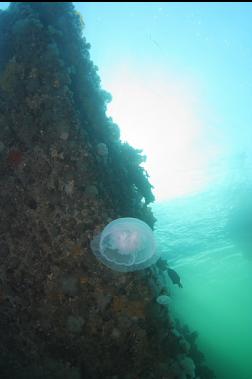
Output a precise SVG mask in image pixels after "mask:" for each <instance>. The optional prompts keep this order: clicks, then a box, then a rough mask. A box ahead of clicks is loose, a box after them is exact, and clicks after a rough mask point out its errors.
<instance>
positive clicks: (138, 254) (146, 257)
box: [91, 217, 159, 272]
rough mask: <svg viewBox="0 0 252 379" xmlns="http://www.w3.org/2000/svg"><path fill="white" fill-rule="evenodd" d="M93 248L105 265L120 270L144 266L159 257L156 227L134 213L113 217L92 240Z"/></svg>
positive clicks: (137, 268) (142, 267) (124, 270)
mask: <svg viewBox="0 0 252 379" xmlns="http://www.w3.org/2000/svg"><path fill="white" fill-rule="evenodd" d="M91 249H92V251H93V253H94V254H95V256H96V257H97V258H98V259H99V260H100V261H101V262H102V263H103V264H104V265H106V266H107V267H109V268H111V269H112V270H115V271H121V272H128V271H136V270H142V269H144V268H147V267H149V266H150V265H152V264H153V263H155V262H156V261H157V259H158V258H159V256H158V254H157V251H156V243H155V239H154V235H153V231H152V230H151V228H150V227H149V226H148V225H147V224H146V223H145V222H143V221H141V220H139V219H137V218H133V217H122V218H118V219H116V220H113V221H111V222H110V223H109V224H108V225H107V226H106V227H105V228H104V229H103V231H102V232H101V233H100V234H99V235H98V236H96V237H95V238H94V239H93V240H92V241H91Z"/></svg>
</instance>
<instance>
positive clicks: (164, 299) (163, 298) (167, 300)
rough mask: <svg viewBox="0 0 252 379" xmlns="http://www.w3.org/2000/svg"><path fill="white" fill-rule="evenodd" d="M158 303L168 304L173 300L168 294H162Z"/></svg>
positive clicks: (158, 298)
mask: <svg viewBox="0 0 252 379" xmlns="http://www.w3.org/2000/svg"><path fill="white" fill-rule="evenodd" d="M156 300H157V303H158V304H160V305H168V304H170V302H171V298H170V297H169V296H167V295H160V296H158V297H157V299H156Z"/></svg>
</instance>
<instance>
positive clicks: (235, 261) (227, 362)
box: [154, 185, 252, 379]
mask: <svg viewBox="0 0 252 379" xmlns="http://www.w3.org/2000/svg"><path fill="white" fill-rule="evenodd" d="M243 188H244V187H243ZM242 199H244V204H245V207H243V208H245V209H246V208H247V207H246V205H248V204H247V203H246V199H247V197H246V196H245V195H244V193H243V191H242V187H239V185H238V186H236V188H235V189H234V190H233V191H231V189H230V187H225V186H223V185H220V186H219V188H218V189H216V188H215V189H214V190H213V189H209V190H208V191H206V192H203V193H201V194H197V195H193V196H188V197H183V198H178V199H176V200H173V201H168V202H164V203H160V204H156V205H155V206H154V212H155V216H156V218H157V219H158V221H157V224H156V232H155V233H156V238H157V240H158V244H159V249H160V250H161V251H162V256H163V257H165V258H166V259H167V261H168V262H169V263H170V266H171V267H172V268H175V269H176V271H177V272H178V273H179V275H180V277H181V281H182V284H183V286H184V288H183V289H179V288H177V287H176V286H172V284H171V283H170V282H169V279H168V278H167V283H168V285H169V286H170V287H171V289H172V302H171V305H170V309H171V312H172V313H173V314H174V316H175V317H177V318H179V319H180V320H181V321H183V322H184V323H185V324H187V325H188V326H189V327H190V329H192V330H196V331H198V333H199V338H198V344H199V347H200V349H201V351H202V352H203V353H204V355H205V358H206V362H207V363H208V365H209V367H211V368H212V369H213V370H214V371H215V373H216V376H217V379H251V378H252V359H251V358H252V325H251V324H252V260H249V259H248V257H249V255H250V253H251V255H252V242H251V247H250V246H249V243H247V245H246V247H247V250H246V251H245V250H244V244H242V243H237V241H238V242H240V241H241V240H242V238H243V236H242V238H240V239H239V238H237V236H240V234H239V233H240V232H239V230H240V227H239V226H240V225H242V230H243V229H244V227H243V224H242V220H244V219H246V217H245V216H244V217H242V216H241V215H242V212H236V213H235V211H236V209H239V210H240V209H242V207H241V204H242V202H243V200H242ZM238 204H239V205H238ZM247 210H248V211H249V209H247ZM238 214H239V215H240V216H239V218H238V216H237V215H238ZM230 225H234V227H232V228H231V227H230ZM250 230H251V231H252V228H251V229H250ZM251 236H252V232H251ZM251 240H252V237H251ZM249 258H250V257H249Z"/></svg>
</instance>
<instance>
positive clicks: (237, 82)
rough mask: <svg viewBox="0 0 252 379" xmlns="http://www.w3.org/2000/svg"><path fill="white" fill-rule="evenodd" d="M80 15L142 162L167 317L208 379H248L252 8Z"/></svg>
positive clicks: (113, 10)
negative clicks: (166, 291)
mask: <svg viewBox="0 0 252 379" xmlns="http://www.w3.org/2000/svg"><path fill="white" fill-rule="evenodd" d="M78 7H80V5H78ZM84 8H85V12H84V13H85V17H86V18H85V19H86V23H87V35H88V39H89V40H90V41H91V44H92V45H93V46H94V49H93V50H92V54H93V57H95V61H96V62H97V63H98V66H99V67H100V71H101V73H102V79H103V83H104V86H105V87H106V88H107V89H109V90H110V92H111V93H112V95H113V101H112V103H111V105H110V107H109V111H110V114H111V115H112V116H113V118H114V120H115V121H116V122H118V123H119V125H120V128H121V131H122V137H123V138H125V139H126V140H128V141H129V142H130V143H131V144H133V145H134V146H135V147H140V148H143V150H144V153H146V155H147V162H146V165H145V167H146V169H147V170H148V173H149V175H150V180H151V182H152V184H153V185H154V193H155V195H156V198H157V202H156V204H155V205H154V207H153V209H154V213H155V216H156V218H157V223H156V226H155V229H156V237H157V240H158V244H159V248H160V250H161V251H162V256H163V257H165V258H166V259H167V261H168V263H169V264H170V265H171V267H173V268H175V269H176V270H177V271H178V273H179V274H180V276H181V280H182V283H183V289H182V290H181V289H180V288H177V287H175V286H174V287H173V293H172V299H173V300H172V303H171V305H170V309H171V311H172V312H173V313H174V316H175V317H178V318H179V319H180V320H181V321H183V322H184V323H186V324H187V325H188V326H189V328H190V329H192V330H197V331H198V333H199V339H198V343H199V345H200V348H201V350H202V351H203V353H204V355H205V357H206V361H207V363H208V364H209V367H211V368H212V369H213V370H214V371H215V374H216V377H217V379H237V378H239V379H251V378H252V363H251V346H252V328H251V314H252V297H251V293H252V237H250V236H252V220H251V217H252V216H251V215H252V204H251V192H252V182H251V179H252V175H251V174H252V172H251V169H252V150H251V141H252V129H251V124H252V113H251V109H252V96H251V93H252V92H251V90H252V76H251V64H252V40H251V35H252V4H251V3H241V4H239V3H204V4H203V3H183V4H179V3H155V4H154V3H148V4H147V3H145V4H143V3H142V4H140V3H135V4H132V3H123V4H119V3H115V4H114V3H113V4H112V3H106V4H103V5H101V4H90V3H87V4H86V5H85V6H84V5H83V9H84ZM80 9H82V8H81V7H80ZM100 28H102V30H103V32H102V33H100V32H99V30H100ZM115 30H117V31H119V32H118V33H115V32H114V31H115ZM114 49H116V52H117V53H116V56H114V54H113V51H114ZM112 57H113V58H112ZM168 285H170V282H169V280H168Z"/></svg>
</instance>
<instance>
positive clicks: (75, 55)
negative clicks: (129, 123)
mask: <svg viewBox="0 0 252 379" xmlns="http://www.w3.org/2000/svg"><path fill="white" fill-rule="evenodd" d="M83 26H84V22H83V20H82V18H81V16H80V15H79V14H78V12H76V11H75V9H74V7H73V5H72V3H69V2H62V3H43V2H41V3H32V2H25V3H22V2H21V3H11V5H10V7H9V9H8V10H6V11H4V12H1V13H0V207H1V218H0V313H1V317H0V333H1V341H0V376H1V378H14V379H15V378H17V379H19V378H26V379H27V378H103V379H104V378H114V379H116V378H129V379H131V378H132V379H135V378H144V379H148V378H155V379H158V378H162V377H166V378H174V379H175V376H174V375H173V374H171V373H170V374H169V372H171V371H169V370H168V368H167V364H168V363H167V362H169V359H170V362H172V360H173V358H174V357H175V356H176V354H178V353H181V354H185V351H184V348H182V349H180V348H179V347H178V346H179V345H178V343H177V342H176V341H177V340H176V338H175V337H174V338H173V337H172V338H171V340H172V341H175V342H176V343H175V342H173V343H171V344H170V343H168V341H170V337H169V336H168V337H167V338H166V339H165V341H166V342H165V344H166V345H164V346H162V345H161V343H160V341H161V340H160V333H161V332H160V330H164V328H165V330H166V331H167V333H168V331H169V330H170V329H171V328H172V326H171V325H172V324H171V321H170V318H169V314H168V310H167V308H163V307H162V306H160V305H158V304H156V303H155V301H154V300H153V298H154V297H153V296H155V294H154V292H155V291H154V292H153V289H152V288H151V287H150V286H149V285H148V284H147V276H148V275H149V276H152V274H151V273H152V271H151V270H149V271H148V270H147V271H146V273H145V272H144V273H142V274H135V273H128V274H124V273H117V272H114V271H112V270H109V269H107V268H106V267H105V266H103V265H102V264H101V263H99V262H98V261H97V260H96V258H95V257H94V256H93V254H92V253H91V251H90V247H89V246H90V241H91V239H92V238H93V236H94V235H95V234H96V233H98V232H100V231H101V229H102V228H103V227H104V225H106V224H107V223H108V222H110V221H111V220H113V219H115V218H118V217H126V216H129V217H137V218H139V219H141V220H143V221H145V222H147V223H148V224H149V225H150V226H151V227H153V225H154V221H155V219H154V217H153V214H152V212H151V210H150V208H149V207H148V204H149V203H150V202H152V201H153V200H154V197H153V194H152V191H151V188H152V187H151V185H150V184H149V182H148V176H147V174H146V172H145V171H144V169H143V168H142V167H141V166H140V163H141V162H142V161H143V160H144V157H143V156H142V155H141V151H139V150H135V149H133V148H132V147H131V146H130V145H128V144H126V143H122V142H121V141H120V133H119V128H118V126H117V125H116V124H114V123H113V121H112V120H111V119H110V118H108V117H107V116H106V113H105V112H106V104H107V102H108V101H110V95H109V94H108V93H106V92H105V91H103V90H102V89H101V87H100V80H99V76H98V74H97V68H96V67H95V66H94V64H93V63H92V61H91V60H90V56H89V49H90V45H89V44H88V43H87V42H86V40H85V38H84V37H83ZM153 304H154V309H153V306H152V305H153ZM160 307H161V308H160ZM156 308H158V309H156ZM153 312H154V313H153ZM155 312H156V313H155ZM153 314H155V315H156V316H155V317H158V322H159V324H160V325H157V320H155V317H154V316H153ZM162 323H163V324H162ZM162 325H163V326H162ZM160 328H161V329H160ZM162 328H163V329H162ZM162 338H163V337H162ZM174 346H176V349H175V348H174ZM163 362H165V363H163ZM160 370H161V371H160ZM172 375H173V376H172ZM202 378H203V377H202ZM203 379H204V378H203Z"/></svg>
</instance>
